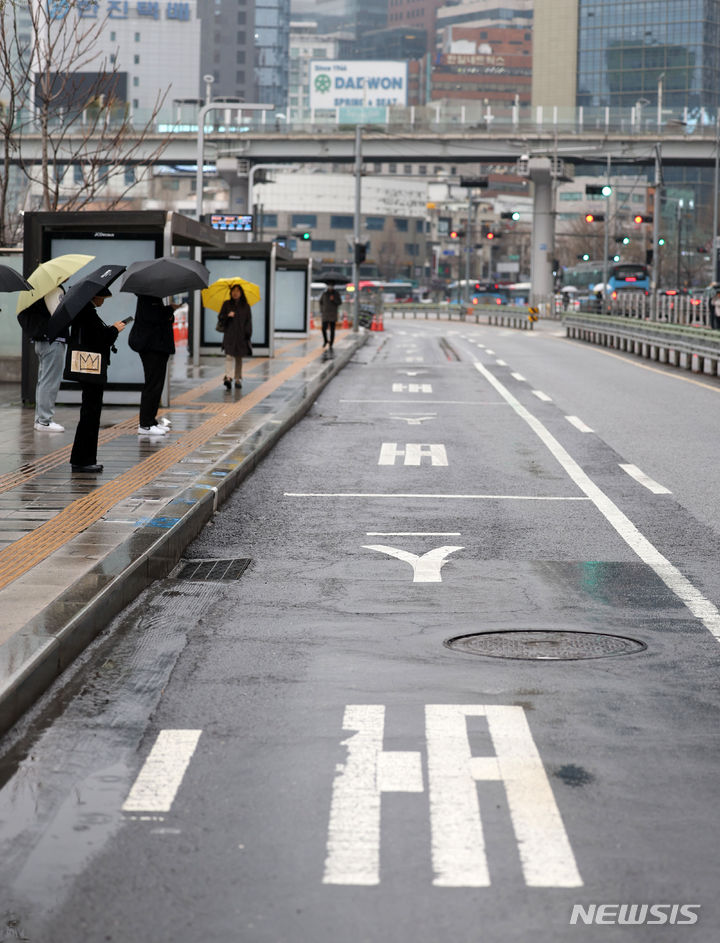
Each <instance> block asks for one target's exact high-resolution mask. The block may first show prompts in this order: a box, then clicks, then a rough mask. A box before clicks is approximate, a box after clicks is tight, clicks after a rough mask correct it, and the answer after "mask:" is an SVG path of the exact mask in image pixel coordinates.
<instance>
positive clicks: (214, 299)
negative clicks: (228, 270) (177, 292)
mask: <svg viewBox="0 0 720 943" xmlns="http://www.w3.org/2000/svg"><path fill="white" fill-rule="evenodd" d="M233 285H240V287H241V288H242V290H243V291H244V292H245V297H246V298H247V303H248V304H249V305H254V304H256V303H257V302H258V301H260V289H259V288H258V286H257V285H254V284H253V283H252V282H246V281H245V279H244V278H237V277H235V278H218V279H216V280H215V281H214V282H213V283H212V285H208V287H207V288H203V290H202V303H203V304H204V305H205V307H206V308H212V310H213V311H219V310H220V308H222V304H223V301H227V300H228V298H229V297H230V289H231V288H232V286H233Z"/></svg>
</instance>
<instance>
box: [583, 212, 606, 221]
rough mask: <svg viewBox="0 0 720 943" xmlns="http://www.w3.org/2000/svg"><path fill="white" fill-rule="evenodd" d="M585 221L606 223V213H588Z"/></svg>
mask: <svg viewBox="0 0 720 943" xmlns="http://www.w3.org/2000/svg"><path fill="white" fill-rule="evenodd" d="M585 222H586V223H604V222H605V214H604V213H586V214H585Z"/></svg>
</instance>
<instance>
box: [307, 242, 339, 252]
mask: <svg viewBox="0 0 720 943" xmlns="http://www.w3.org/2000/svg"><path fill="white" fill-rule="evenodd" d="M312 251H313V254H314V253H316V252H334V251H335V240H334V239H313V241H312Z"/></svg>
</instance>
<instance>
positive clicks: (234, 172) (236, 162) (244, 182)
mask: <svg viewBox="0 0 720 943" xmlns="http://www.w3.org/2000/svg"><path fill="white" fill-rule="evenodd" d="M215 166H216V171H217V175H218V177H220V178H221V179H222V180H224V181H225V183H226V184H227V185H228V190H229V194H228V209H227V211H228V213H240V214H243V213H252V207H251V206H248V172H249V167H248V162H247V161H246V160H241V159H240V158H238V157H218V158H217V160H216V162H215Z"/></svg>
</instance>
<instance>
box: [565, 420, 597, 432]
mask: <svg viewBox="0 0 720 943" xmlns="http://www.w3.org/2000/svg"><path fill="white" fill-rule="evenodd" d="M565 418H566V419H567V421H568V422H569V423H570V425H571V426H575V428H576V429H579V430H580V432H593V430H592V429H591V428H590V426H586V425H585V423H584V422H583V421H582V419H578V417H577V416H566V417H565Z"/></svg>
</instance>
